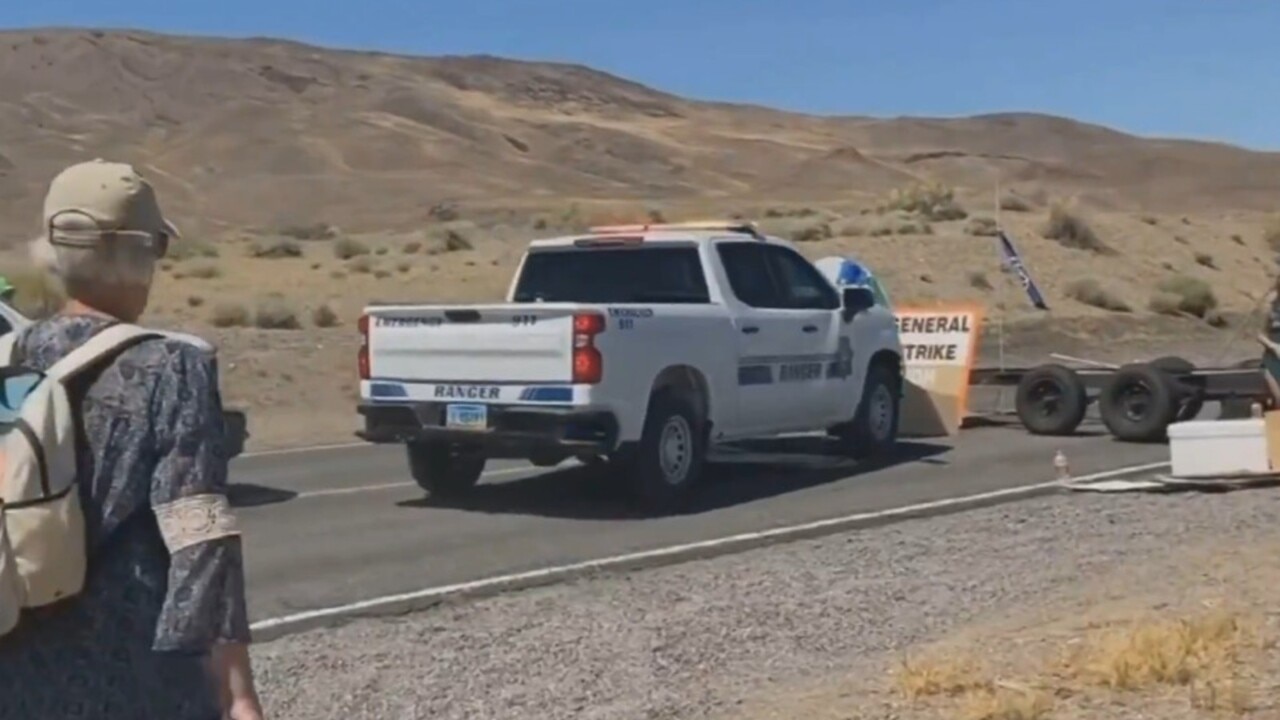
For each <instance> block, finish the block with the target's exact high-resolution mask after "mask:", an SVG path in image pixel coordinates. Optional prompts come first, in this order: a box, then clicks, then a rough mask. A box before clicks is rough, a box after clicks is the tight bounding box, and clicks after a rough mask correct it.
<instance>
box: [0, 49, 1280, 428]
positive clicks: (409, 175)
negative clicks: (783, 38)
mask: <svg viewBox="0 0 1280 720" xmlns="http://www.w3.org/2000/svg"><path fill="white" fill-rule="evenodd" d="M854 104H856V103H854ZM92 157H106V158H111V159H120V160H125V161H129V162H133V163H134V164H136V165H138V166H139V167H140V168H142V169H143V170H144V172H146V173H147V174H148V176H149V177H151V178H152V179H153V181H154V182H155V184H156V185H157V186H158V187H159V189H160V191H161V193H162V195H163V198H164V202H165V205H166V206H167V208H168V211H169V214H170V215H172V216H173V217H174V219H175V220H176V221H177V222H178V223H179V224H180V225H181V226H182V227H183V228H184V230H185V232H186V236H187V239H186V241H185V242H183V243H181V244H180V245H179V246H178V247H175V250H174V253H173V255H172V256H171V257H170V258H169V259H167V260H166V261H165V263H164V273H163V274H162V276H161V279H160V281H159V285H158V288H157V293H156V297H155V300H154V302H153V309H152V311H151V319H150V321H151V322H153V323H155V324H159V325H164V326H172V327H181V328H184V329H187V330H189V331H193V332H197V333H201V334H204V335H206V336H208V337H210V338H211V339H213V340H215V341H216V342H217V343H218V344H219V345H220V346H221V347H222V348H223V354H224V357H225V361H224V367H225V371H224V372H225V375H224V377H225V378H226V380H227V383H228V388H229V393H228V394H229V396H230V398H231V399H232V400H233V401H239V402H242V403H246V404H248V405H250V406H251V407H252V408H253V409H254V410H255V412H256V415H257V417H258V418H259V420H258V422H257V423H256V427H258V428H260V429H262V430H263V431H264V432H263V433H261V434H259V435H257V436H256V438H255V441H254V442H255V444H258V445H259V446H262V445H263V444H272V445H274V444H281V443H292V442H309V441H315V440H319V439H324V438H330V439H333V438H338V439H342V438H346V437H349V433H350V430H351V427H352V414H351V413H352V408H353V406H354V395H353V393H354V382H353V380H354V370H353V363H352V358H353V357H354V347H355V337H354V333H353V328H352V325H353V322H354V318H355V317H356V316H357V315H358V313H359V311H360V308H361V307H362V306H363V305H364V304H365V303H367V302H369V301H371V300H383V301H393V300H421V301H433V302H448V301H474V300H480V299H496V298H498V297H500V296H501V294H502V293H503V291H504V290H505V288H506V285H507V282H508V279H509V275H510V273H511V271H512V269H513V268H514V267H515V264H516V262H517V261H518V259H519V256H520V252H521V250H522V248H523V246H524V244H525V243H526V242H527V241H528V240H529V239H531V238H532V237H535V236H538V235H544V236H545V235H550V234H555V233H559V232H570V231H580V230H581V229H583V228H584V227H585V226H586V225H589V224H591V223H592V222H597V221H622V220H636V219H641V218H648V217H666V218H671V219H688V218H693V217H707V216H712V215H729V214H738V215H742V216H746V217H750V218H753V219H758V220H760V221H761V222H762V223H763V225H764V227H765V229H766V230H769V231H770V232H774V233H777V234H780V235H783V236H785V237H788V238H790V239H793V240H795V241H797V242H798V243H799V247H800V248H801V250H802V251H803V252H805V253H806V254H807V255H810V256H811V257H821V256H825V255H836V254H855V255H857V256H858V257H859V258H862V259H864V260H865V261H867V262H868V263H870V264H871V265H872V266H873V267H874V268H875V269H876V271H877V272H878V273H879V274H880V275H882V276H883V277H884V279H885V280H886V284H887V285H888V287H889V290H890V293H891V294H892V295H893V296H894V297H895V299H896V300H898V301H900V302H904V303H917V302H932V301H946V300H956V299H961V300H966V301H977V302H980V303H983V304H985V305H987V306H988V307H989V308H991V309H992V310H993V311H994V310H995V309H996V308H997V306H999V305H1000V304H1001V302H1002V296H1001V293H1000V290H1001V287H1002V284H1001V282H1000V276H999V273H998V271H997V267H998V266H997V257H996V255H995V252H994V244H993V240H992V236H993V235H994V228H995V220H996V218H997V214H998V217H999V220H1000V222H1001V223H1002V224H1003V226H1004V227H1005V228H1007V229H1008V230H1009V231H1011V232H1012V233H1013V234H1014V236H1015V237H1016V238H1017V240H1018V242H1019V248H1020V250H1021V251H1022V253H1023V255H1024V256H1025V259H1026V261H1027V263H1028V265H1029V267H1030V268H1031V270H1032V272H1033V274H1034V275H1035V277H1036V279H1037V281H1038V282H1039V283H1040V284H1041V286H1042V288H1043V289H1044V291H1045V293H1046V296H1047V297H1048V299H1049V304H1050V306H1051V308H1052V310H1051V312H1049V313H1039V312H1036V311H1033V310H1031V309H1030V308H1029V307H1028V305H1027V303H1026V302H1025V300H1024V299H1023V298H1022V297H1021V295H1020V291H1018V290H1017V289H1016V288H1012V289H1010V290H1009V294H1008V295H1005V296H1004V297H1003V302H1004V304H1005V305H1006V306H1007V312H1006V317H1007V318H1008V319H1010V320H1011V321H1018V320H1032V321H1034V322H1035V324H1036V325H1038V326H1040V329H1039V330H1036V333H1041V334H1032V335H1028V336H1026V337H1029V338H1032V339H1034V340H1035V342H1031V341H1028V342H1027V343H1024V345H1026V347H1025V348H1024V350H1026V351H1027V353H1029V354H1030V355H1032V356H1039V357H1042V356H1043V354H1044V353H1045V352H1048V351H1049V350H1050V349H1061V348H1062V347H1063V346H1062V345H1060V344H1054V345H1053V346H1052V348H1050V346H1049V345H1046V344H1045V343H1047V342H1049V341H1050V339H1051V338H1049V336H1045V335H1043V334H1042V333H1043V332H1045V328H1046V327H1047V328H1049V329H1050V330H1051V331H1052V333H1057V335H1054V336H1053V337H1062V336H1063V335H1062V334H1063V333H1066V332H1068V328H1076V330H1075V331H1073V332H1075V336H1076V340H1071V342H1073V343H1077V344H1076V345H1072V347H1078V348H1079V351H1080V352H1082V353H1086V354H1089V355H1090V356H1091V357H1092V356H1096V355H1097V353H1102V354H1114V353H1115V352H1118V350H1116V348H1115V347H1110V346H1108V347H1107V348H1105V349H1103V348H1091V347H1085V346H1082V345H1080V343H1084V345H1087V344H1088V342H1089V341H1091V340H1092V341H1093V343H1094V344H1095V345H1096V344H1097V341H1098V339H1099V338H1103V337H1106V338H1122V339H1123V338H1129V339H1130V340H1132V341H1134V342H1136V341H1137V338H1139V337H1143V338H1145V337H1149V336H1152V335H1160V334H1163V335H1166V336H1169V337H1179V338H1184V339H1185V338H1188V337H1191V336H1193V335H1194V336H1195V337H1198V338H1200V340H1199V341H1198V342H1200V344H1201V345H1202V346H1204V347H1208V348H1215V349H1216V348H1220V347H1224V346H1231V345H1232V344H1233V343H1234V344H1235V345H1236V346H1237V347H1238V346H1239V345H1240V344H1241V343H1240V342H1239V341H1238V336H1243V335H1244V334H1247V327H1248V323H1247V322H1244V318H1245V317H1247V313H1248V311H1250V310H1251V309H1252V308H1253V307H1254V306H1255V305H1256V299H1257V298H1258V297H1259V296H1260V295H1261V293H1262V291H1263V290H1264V289H1265V287H1266V285H1267V284H1268V283H1269V282H1270V279H1269V278H1270V276H1271V273H1273V272H1274V269H1275V267H1274V262H1273V258H1274V255H1275V253H1276V252H1277V251H1280V229H1277V228H1275V227H1274V225H1273V224H1272V223H1271V221H1270V215H1269V213H1271V212H1272V211H1273V210H1275V209H1277V206H1278V205H1280V154H1275V153H1259V152H1252V151H1248V150H1245V149H1241V148H1236V147H1231V146H1227V145H1220V144H1211V143H1203V142H1190V141H1182V140H1163V139H1160V140H1157V139H1147V138H1141V137H1136V136H1133V135H1128V134H1125V133H1121V132H1117V131H1115V130H1111V129H1108V128H1103V127H1098V126H1094V125H1087V124H1083V123H1079V122H1075V121H1073V120H1069V119H1065V118H1057V117H1048V116H1042V115H1032V114H1012V113H1007V114H995V115H985V116H979V117H970V118H961V119H945V120H944V119H921V118H897V119H872V118H858V117H847V118H823V117H815V116H806V115H798V114H791V113H785V112H780V111H776V110H770V109H767V108H761V107H752V106H743V105H728V104H722V103H707V102H699V101H696V100H693V99H686V98H681V97H676V96H673V95H670V94H667V93H663V92H661V91H660V90H656V89H651V88H647V87H644V86H642V85H639V84H636V83H634V82H630V81H627V80H624V79H621V78H617V77H614V76H611V75H607V74H605V73H601V72H598V71H595V70H591V69H589V68H585V67H580V66H571V65H561V64H549V63H529V62H517V61H510V60H503V59H499V58H494V57H443V58H420V57H402V56H392V55H384V54H375V53H358V52H347V51H339V50H329V49H321V48H316V47H308V46H304V45H300V44H297V43H291V42H286V41H279V40H224V39H207V38H202V39H197V38H184V37H172V36H162V35H155V34H149V33H143V32H124V31H120V32H116V31H112V32H99V31H89V30H41V31H22V32H16V31H15V32H0V237H2V238H4V239H5V240H6V241H7V244H8V245H9V250H7V251H4V250H3V248H2V247H0V264H3V265H4V267H3V268H0V269H3V270H4V271H6V272H8V273H10V274H12V275H14V276H15V278H17V279H19V280H20V281H27V282H30V279H29V278H23V277H21V268H20V265H21V263H22V261H23V260H22V254H21V252H20V250H21V245H20V244H19V243H17V242H16V241H18V240H22V239H24V238H27V237H30V236H31V235H32V234H34V232H35V231H36V230H37V227H36V225H37V218H38V214H39V204H40V198H41V195H42V193H43V187H44V185H45V184H46V183H47V182H48V180H49V179H50V178H51V177H52V176H53V175H54V174H55V173H56V172H57V170H58V169H60V168H61V167H62V166H65V165H67V164H69V163H72V162H76V161H80V160H84V159H89V158H92ZM997 180H998V181H999V187H1000V192H999V193H998V194H997V193H996V192H995V186H996V182H997ZM30 287H31V286H30V285H28V287H27V288H26V289H25V290H24V293H23V296H22V300H23V305H24V307H27V308H29V309H34V308H37V307H38V306H39V305H40V303H39V302H38V300H39V297H38V296H37V295H36V294H35V293H33V292H32V291H31V289H30ZM992 314H993V315H995V314H996V313H995V312H993V313H992ZM1045 321H1048V322H1047V323H1046V322H1045ZM1081 323H1084V324H1083V325H1082V324H1081ZM1081 328H1083V329H1081ZM1137 332H1141V333H1143V335H1141V336H1139V335H1135V334H1134V333H1137ZM1077 341H1079V342H1077ZM1053 342H1054V343H1058V342H1059V341H1058V340H1053ZM1243 345H1246V346H1247V345H1248V341H1247V340H1246V341H1244V342H1243ZM1143 347H1145V346H1143ZM1095 350H1096V351H1097V353H1095ZM1104 350H1105V352H1104ZM1125 352H1129V351H1128V350H1126V351H1125ZM1133 352H1135V353H1141V352H1146V350H1145V349H1140V350H1134V351H1133ZM316 382H320V383H321V384H322V386H326V387H329V388H331V389H332V391H331V392H327V393H324V394H316V393H310V392H308V393H304V392H302V388H303V387H314V386H315V383H316Z"/></svg>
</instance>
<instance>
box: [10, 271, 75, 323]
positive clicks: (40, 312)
mask: <svg viewBox="0 0 1280 720" xmlns="http://www.w3.org/2000/svg"><path fill="white" fill-rule="evenodd" d="M3 274H4V276H5V277H6V278H8V280H9V284H10V285H12V286H13V307H14V308H16V309H17V310H18V312H20V313H22V314H23V315H26V316H27V317H30V318H36V319H42V318H46V317H48V316H50V315H52V314H53V313H55V312H57V311H58V310H59V309H60V308H61V307H62V304H63V303H65V302H66V300H67V296H66V293H65V292H64V291H63V289H62V285H61V284H60V283H58V281H57V280H56V279H54V278H53V277H52V276H50V275H49V274H48V273H43V272H40V271H38V270H32V269H16V270H5V271H4V273H3Z"/></svg>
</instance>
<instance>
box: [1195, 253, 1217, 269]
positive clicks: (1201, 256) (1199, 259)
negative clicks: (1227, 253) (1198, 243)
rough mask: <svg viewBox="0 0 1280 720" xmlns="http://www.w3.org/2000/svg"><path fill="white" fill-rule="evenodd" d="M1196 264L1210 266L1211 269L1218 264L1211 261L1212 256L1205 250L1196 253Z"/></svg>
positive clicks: (1215, 267)
mask: <svg viewBox="0 0 1280 720" xmlns="http://www.w3.org/2000/svg"><path fill="white" fill-rule="evenodd" d="M1196 264H1197V265H1203V266H1204V267H1207V268H1211V269H1213V270H1217V269H1218V266H1217V265H1215V264H1214V262H1213V256H1212V255H1210V254H1209V253H1205V252H1198V253H1196Z"/></svg>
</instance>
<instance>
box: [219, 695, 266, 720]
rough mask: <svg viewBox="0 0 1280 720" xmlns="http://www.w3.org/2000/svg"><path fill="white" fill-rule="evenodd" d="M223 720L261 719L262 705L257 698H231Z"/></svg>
mask: <svg viewBox="0 0 1280 720" xmlns="http://www.w3.org/2000/svg"><path fill="white" fill-rule="evenodd" d="M223 720H263V718H262V705H260V704H259V703H258V699H257V698H251V699H247V698H246V699H240V700H233V701H232V702H231V707H229V708H227V714H226V715H224V716H223Z"/></svg>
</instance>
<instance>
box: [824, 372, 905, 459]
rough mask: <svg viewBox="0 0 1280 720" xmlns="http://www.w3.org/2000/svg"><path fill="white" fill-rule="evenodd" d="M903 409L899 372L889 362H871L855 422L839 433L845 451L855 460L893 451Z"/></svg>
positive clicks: (875, 456) (880, 455) (871, 457)
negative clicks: (873, 363) (887, 363)
mask: <svg viewBox="0 0 1280 720" xmlns="http://www.w3.org/2000/svg"><path fill="white" fill-rule="evenodd" d="M901 409H902V382H901V379H900V378H899V377H898V374H897V373H896V372H894V370H893V368H891V367H890V366H888V365H885V364H881V363H877V364H875V365H872V366H871V367H870V368H869V369H868V371H867V380H866V382H865V383H863V385H862V397H861V398H860V399H859V400H858V409H857V411H856V412H855V413H854V416H853V421H852V422H850V423H849V424H848V425H847V426H845V427H842V428H840V429H839V430H838V432H837V436H838V437H839V438H840V440H841V442H842V444H843V445H844V450H845V453H846V454H848V455H849V456H850V457H852V458H854V459H855V460H871V459H874V458H879V457H883V456H885V455H887V454H889V453H890V452H892V451H893V448H894V446H895V445H896V444H897V442H898V424H899V422H900V421H901V419H902V414H901V412H900V411H901Z"/></svg>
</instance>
